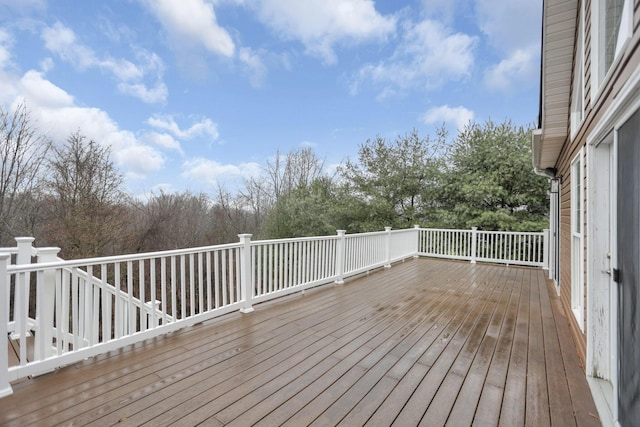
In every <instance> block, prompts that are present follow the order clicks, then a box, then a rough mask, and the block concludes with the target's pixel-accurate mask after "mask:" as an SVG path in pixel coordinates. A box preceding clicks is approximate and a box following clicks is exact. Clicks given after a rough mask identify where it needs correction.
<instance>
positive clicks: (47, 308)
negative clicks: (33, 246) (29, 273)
mask: <svg viewBox="0 0 640 427" xmlns="http://www.w3.org/2000/svg"><path fill="white" fill-rule="evenodd" d="M59 252H60V248H56V247H52V248H40V249H38V264H42V263H45V262H56V261H57V260H58V253H59ZM40 277H42V279H41V280H40ZM36 292H37V293H36V301H37V303H36V304H37V305H36V334H39V335H40V336H37V335H36V340H35V348H34V352H35V355H36V357H37V358H39V359H40V360H42V359H46V358H48V357H51V356H52V355H53V351H52V349H53V326H54V325H53V313H54V312H55V295H56V271H55V270H53V269H47V270H44V271H43V272H42V276H40V275H38V281H37V283H36Z"/></svg>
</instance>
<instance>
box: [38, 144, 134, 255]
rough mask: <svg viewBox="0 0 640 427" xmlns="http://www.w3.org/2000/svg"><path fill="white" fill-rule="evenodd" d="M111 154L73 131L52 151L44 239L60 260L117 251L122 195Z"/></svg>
mask: <svg viewBox="0 0 640 427" xmlns="http://www.w3.org/2000/svg"><path fill="white" fill-rule="evenodd" d="M110 154H111V150H110V149H109V148H108V147H101V146H100V145H99V144H98V143H96V142H95V141H93V140H89V141H87V140H86V137H85V136H83V135H82V134H80V132H76V133H74V134H72V135H71V136H70V137H69V138H68V139H67V144H66V145H65V146H63V147H62V148H56V147H53V157H52V159H51V160H50V161H49V163H48V166H49V169H50V176H49V179H48V194H47V197H48V198H49V203H48V205H49V207H50V212H49V214H50V216H49V227H48V232H49V240H50V241H51V242H52V243H54V244H56V245H58V246H60V247H61V248H62V253H63V255H64V256H65V257H92V256H102V255H108V254H111V253H113V252H114V251H117V250H118V249H119V247H120V246H121V243H122V240H123V236H124V232H125V224H126V215H125V212H126V209H125V208H126V202H127V196H126V194H125V193H124V192H123V191H122V190H121V187H120V186H121V184H122V176H121V175H120V174H119V173H118V171H117V170H116V168H115V166H114V165H113V163H112V162H111V159H110Z"/></svg>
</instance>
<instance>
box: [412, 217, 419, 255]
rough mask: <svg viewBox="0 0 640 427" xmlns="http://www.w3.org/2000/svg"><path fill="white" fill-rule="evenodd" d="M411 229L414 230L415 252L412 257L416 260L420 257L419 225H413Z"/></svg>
mask: <svg viewBox="0 0 640 427" xmlns="http://www.w3.org/2000/svg"><path fill="white" fill-rule="evenodd" d="M413 229H414V230H416V251H415V253H414V255H413V257H414V258H418V257H419V256H420V224H414V225H413Z"/></svg>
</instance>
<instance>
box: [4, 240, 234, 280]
mask: <svg viewBox="0 0 640 427" xmlns="http://www.w3.org/2000/svg"><path fill="white" fill-rule="evenodd" d="M239 247H240V244H239V243H227V244H223V245H214V246H199V247H195V248H184V249H171V250H167V251H157V252H141V253H135V254H126V255H113V256H106V257H94V258H79V259H72V260H62V259H61V260H60V261H53V262H42V263H38V264H17V265H10V266H9V267H8V271H9V272H10V273H16V272H19V273H27V272H34V271H41V270H48V269H57V268H65V267H68V268H73V267H81V266H90V265H100V264H111V263H117V262H127V261H143V260H149V259H155V258H166V257H170V256H180V255H189V254H197V253H204V252H211V251H216V250H225V249H232V248H239ZM0 252H1V251H0Z"/></svg>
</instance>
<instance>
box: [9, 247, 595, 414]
mask: <svg viewBox="0 0 640 427" xmlns="http://www.w3.org/2000/svg"><path fill="white" fill-rule="evenodd" d="M255 308H256V310H255V311H254V312H253V313H251V314H247V315H243V314H240V313H231V314H229V315H226V316H222V317H220V318H217V319H213V320H210V321H207V322H203V323H201V324H198V325H194V326H193V327H189V328H184V329H182V330H179V331H176V332H172V333H169V334H167V335H165V336H164V337H159V338H155V339H152V340H148V341H145V342H144V343H138V344H136V345H132V346H129V347H126V348H124V349H121V350H119V351H114V352H110V353H106V354H103V355H100V356H96V357H94V358H91V359H88V360H85V361H83V362H81V363H77V364H74V365H71V366H67V367H63V368H60V369H58V370H57V371H55V372H54V373H51V374H47V375H43V376H40V377H37V378H33V379H28V380H23V381H21V382H19V383H16V384H14V394H13V395H11V396H8V397H6V398H3V399H0V425H3V426H4V425H7V426H13V425H15V426H22V425H42V426H49V425H96V426H103V425H115V424H119V425H123V426H128V425H149V426H162V425H170V424H173V425H179V426H182V425H184V426H191V425H203V426H204V425H210V426H216V427H217V426H225V425H226V426H245V425H261V426H275V425H292V426H298V425H318V426H325V425H343V426H355V425H365V424H366V425H371V426H385V425H393V424H394V423H395V425H402V426H404V425H418V424H420V423H421V425H426V426H430V425H444V423H445V422H446V423H447V425H451V426H465V425H478V426H495V425H498V424H501V425H509V426H511V425H513V426H519V425H525V424H526V425H541V426H547V425H549V426H567V425H575V426H582V425H587V426H591V425H594V426H595V425H598V424H599V423H598V420H597V415H595V414H596V409H595V406H594V405H593V401H592V399H591V397H590V394H589V391H588V390H589V388H588V386H587V384H586V379H585V378H584V372H583V371H582V370H581V367H580V364H579V363H580V362H579V360H577V356H576V351H575V346H573V343H572V341H571V338H570V334H569V329H568V324H567V323H566V322H567V319H566V318H565V317H564V315H563V312H562V308H561V305H560V301H559V298H558V297H557V295H555V291H554V289H553V288H552V287H550V285H549V284H548V283H547V281H546V280H545V278H544V275H543V272H542V271H541V270H537V269H529V268H517V267H504V266H495V265H484V264H478V265H472V264H468V263H465V262H453V261H445V260H434V259H418V260H412V261H407V262H404V263H398V264H394V265H393V266H392V268H390V269H381V270H378V271H376V272H372V273H371V274H367V275H362V276H360V277H357V278H355V279H351V280H349V281H347V282H346V283H345V284H344V285H339V286H337V285H328V286H323V287H319V288H315V289H311V290H308V291H306V292H305V293H304V294H294V295H290V296H287V297H283V298H280V299H278V300H275V301H272V302H268V303H263V304H259V305H256V307H255ZM7 350H8V351H15V350H14V349H13V348H9V349H7ZM567 408H571V409H570V410H567Z"/></svg>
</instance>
